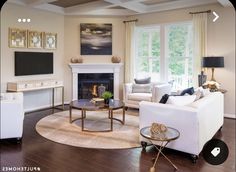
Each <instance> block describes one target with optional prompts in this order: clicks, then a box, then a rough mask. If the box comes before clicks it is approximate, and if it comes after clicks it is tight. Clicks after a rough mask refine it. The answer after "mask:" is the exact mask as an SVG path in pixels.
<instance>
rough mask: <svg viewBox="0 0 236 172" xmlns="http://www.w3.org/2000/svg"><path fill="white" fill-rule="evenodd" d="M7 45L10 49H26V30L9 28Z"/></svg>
mask: <svg viewBox="0 0 236 172" xmlns="http://www.w3.org/2000/svg"><path fill="white" fill-rule="evenodd" d="M8 43H9V47H10V48H26V47H27V30H25V29H17V28H9V30H8Z"/></svg>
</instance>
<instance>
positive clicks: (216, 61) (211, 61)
mask: <svg viewBox="0 0 236 172" xmlns="http://www.w3.org/2000/svg"><path fill="white" fill-rule="evenodd" d="M202 67H206V68H208V67H209V68H215V67H224V57H203V59H202Z"/></svg>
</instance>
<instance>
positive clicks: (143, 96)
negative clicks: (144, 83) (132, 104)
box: [128, 93, 152, 101]
mask: <svg viewBox="0 0 236 172" xmlns="http://www.w3.org/2000/svg"><path fill="white" fill-rule="evenodd" d="M128 100H134V101H151V100H152V94H151V93H131V94H128Z"/></svg>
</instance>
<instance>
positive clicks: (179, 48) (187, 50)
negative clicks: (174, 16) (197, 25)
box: [165, 24, 193, 89]
mask: <svg viewBox="0 0 236 172" xmlns="http://www.w3.org/2000/svg"><path fill="white" fill-rule="evenodd" d="M165 33H166V37H165V38H166V43H167V45H166V52H165V54H166V59H167V65H168V66H167V71H168V73H167V79H168V81H170V80H174V83H173V86H174V89H181V88H186V87H189V86H192V85H193V81H192V78H193V50H192V47H193V46H192V25H191V24H175V25H169V26H166V27H165Z"/></svg>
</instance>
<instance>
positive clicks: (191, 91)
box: [180, 87, 194, 96]
mask: <svg viewBox="0 0 236 172" xmlns="http://www.w3.org/2000/svg"><path fill="white" fill-rule="evenodd" d="M186 93H187V94H189V95H193V93H194V88H193V87H190V88H187V89H185V90H183V91H182V92H181V93H180V95H181V96H183V95H185V94H186Z"/></svg>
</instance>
